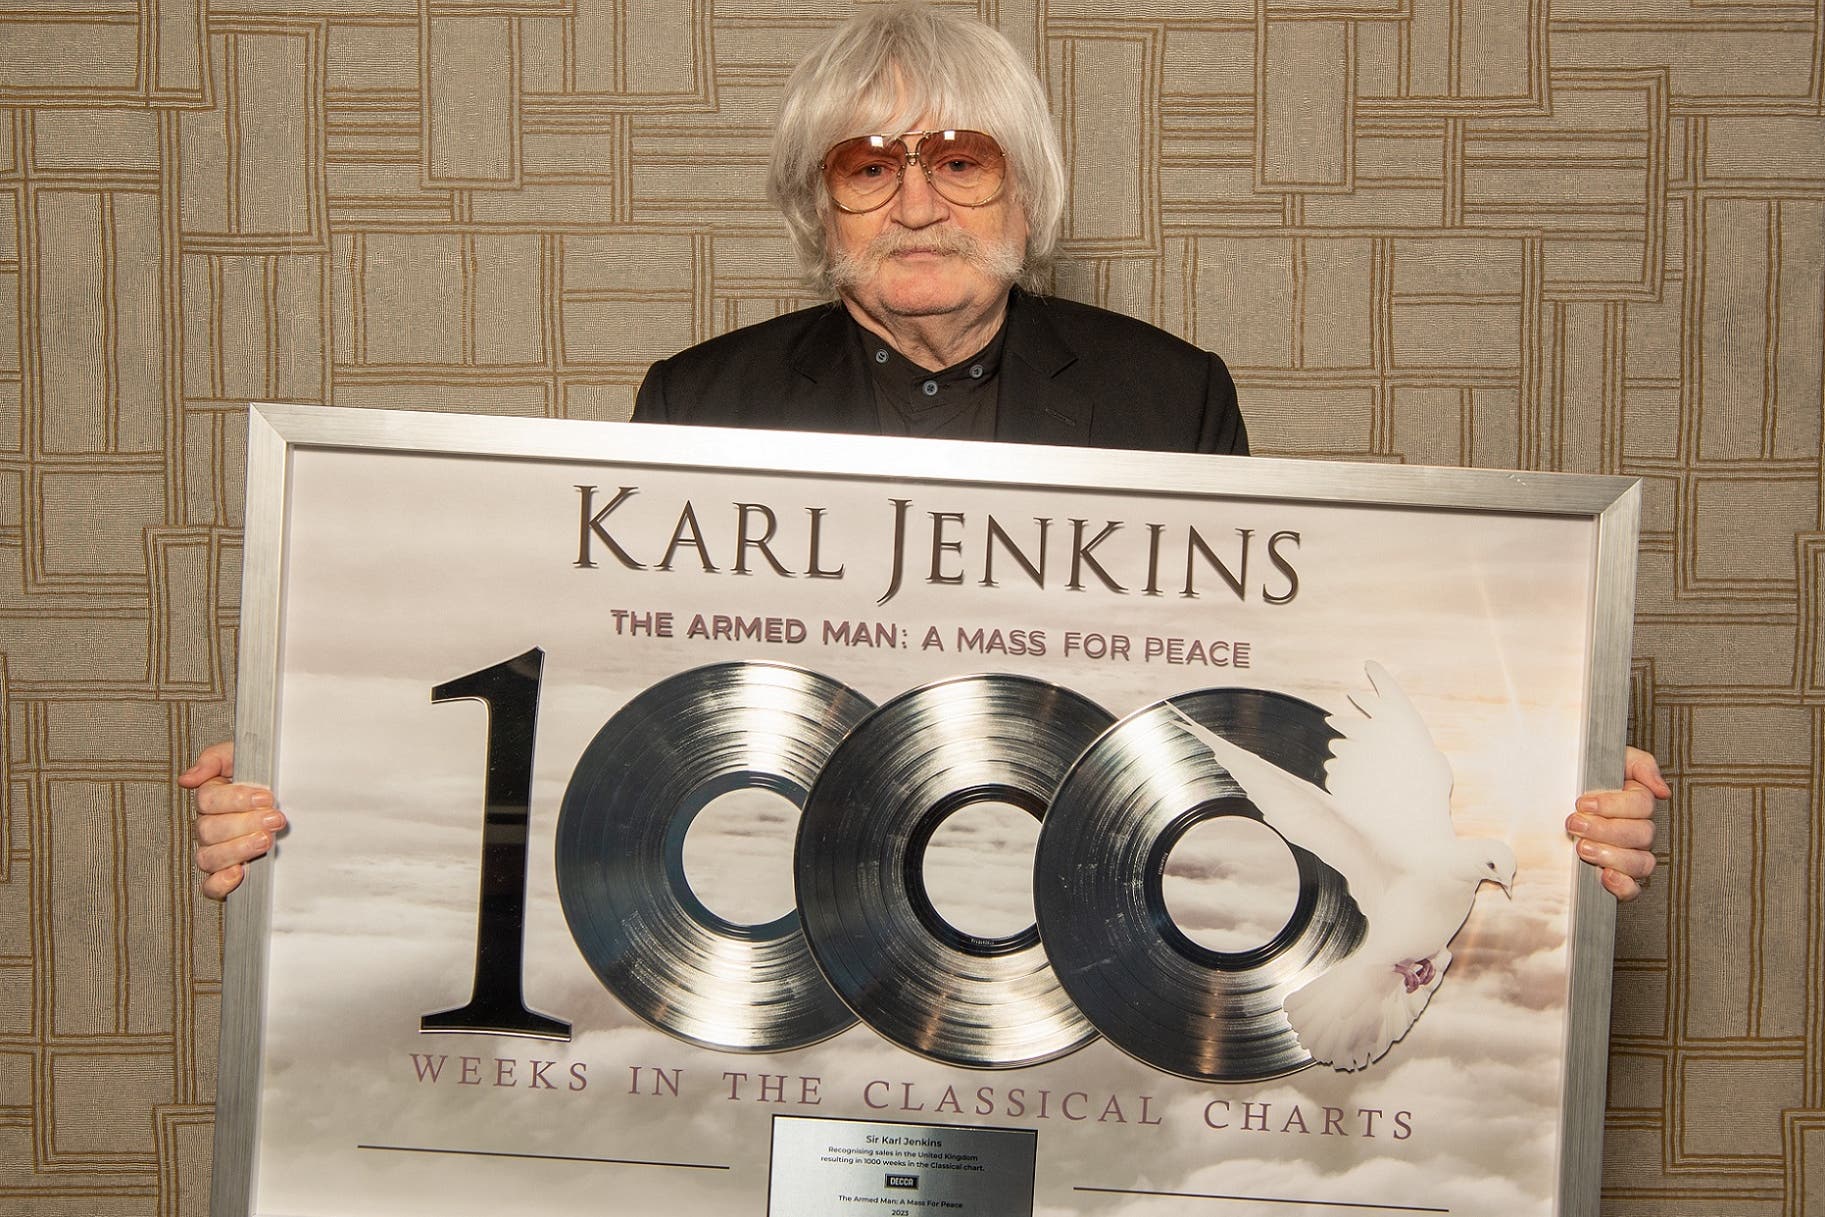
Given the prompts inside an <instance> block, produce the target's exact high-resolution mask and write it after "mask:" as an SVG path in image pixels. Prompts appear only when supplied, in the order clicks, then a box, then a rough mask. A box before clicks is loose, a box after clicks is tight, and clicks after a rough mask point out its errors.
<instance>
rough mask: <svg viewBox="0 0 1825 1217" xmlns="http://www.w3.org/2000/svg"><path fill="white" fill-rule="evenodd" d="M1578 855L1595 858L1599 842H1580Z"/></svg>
mask: <svg viewBox="0 0 1825 1217" xmlns="http://www.w3.org/2000/svg"><path fill="white" fill-rule="evenodd" d="M1578 856H1579V857H1581V858H1595V857H1596V856H1597V843H1596V842H1595V841H1580V842H1578Z"/></svg>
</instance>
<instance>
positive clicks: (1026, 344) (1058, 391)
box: [995, 288, 1093, 447]
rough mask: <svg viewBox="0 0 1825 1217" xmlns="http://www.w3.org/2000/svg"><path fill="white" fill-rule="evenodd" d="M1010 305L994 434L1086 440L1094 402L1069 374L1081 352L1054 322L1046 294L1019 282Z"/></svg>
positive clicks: (1038, 440) (1024, 439)
mask: <svg viewBox="0 0 1825 1217" xmlns="http://www.w3.org/2000/svg"><path fill="white" fill-rule="evenodd" d="M1008 308H1009V312H1008V338H1007V344H1006V346H1004V347H1003V348H1002V354H1001V397H1000V401H999V403H998V404H997V406H996V415H995V438H996V439H1000V440H1007V441H1012V442H1016V443H1025V444H1064V445H1070V446H1077V447H1084V446H1087V445H1088V444H1089V443H1090V418H1091V415H1092V412H1093V403H1091V402H1090V401H1088V400H1086V399H1085V398H1084V397H1083V396H1082V395H1081V394H1079V393H1078V392H1077V391H1076V390H1075V388H1074V387H1073V384H1072V378H1071V377H1070V376H1068V375H1066V372H1067V370H1068V369H1069V368H1070V367H1071V365H1072V364H1074V363H1076V362H1077V360H1078V354H1077V352H1076V351H1074V350H1072V349H1071V345H1070V343H1068V342H1067V341H1065V338H1064V336H1063V335H1062V334H1060V333H1059V332H1058V330H1057V328H1056V327H1055V326H1054V325H1053V324H1052V318H1051V316H1050V315H1049V314H1048V313H1047V311H1046V302H1045V300H1044V298H1036V297H1033V296H1029V295H1026V294H1025V293H1024V292H1022V291H1021V290H1020V289H1019V288H1015V289H1014V293H1013V297H1012V299H1011V300H1010V301H1009V304H1008Z"/></svg>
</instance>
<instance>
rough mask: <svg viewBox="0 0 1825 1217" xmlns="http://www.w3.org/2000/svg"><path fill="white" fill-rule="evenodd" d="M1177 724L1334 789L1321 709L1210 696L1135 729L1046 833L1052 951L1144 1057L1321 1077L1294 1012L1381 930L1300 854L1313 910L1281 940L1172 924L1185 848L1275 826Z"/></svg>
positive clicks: (1213, 1076) (1088, 760)
mask: <svg viewBox="0 0 1825 1217" xmlns="http://www.w3.org/2000/svg"><path fill="white" fill-rule="evenodd" d="M1175 707H1176V711H1175ZM1178 712H1183V713H1184V714H1186V715H1189V716H1190V717H1191V718H1193V719H1195V720H1196V721H1197V722H1199V723H1201V724H1203V725H1204V726H1206V727H1208V728H1210V729H1211V730H1213V731H1216V732H1218V733H1219V734H1221V735H1224V736H1226V737H1228V738H1229V739H1230V740H1232V741H1233V742H1235V743H1237V744H1240V745H1241V746H1243V747H1245V748H1247V749H1249V750H1250V751H1252V752H1255V753H1256V754H1258V755H1260V756H1262V757H1264V758H1266V759H1267V760H1269V761H1271V762H1273V763H1274V764H1276V765H1278V766H1280V767H1281V768H1282V769H1285V770H1286V771H1287V772H1289V773H1291V774H1293V775H1294V776H1296V777H1300V778H1303V779H1305V780H1307V781H1310V782H1313V783H1315V784H1317V785H1320V786H1322V785H1323V784H1324V766H1325V762H1326V761H1327V760H1329V759H1330V744H1331V741H1332V740H1334V739H1337V738H1338V732H1337V731H1336V730H1334V729H1333V728H1332V727H1331V725H1330V722H1329V720H1328V717H1327V715H1326V713H1325V712H1324V711H1323V710H1322V709H1320V708H1319V707H1317V706H1314V705H1312V704H1311V703H1310V702H1306V701H1301V700H1300V699H1298V698H1295V697H1290V696H1287V695H1286V694H1281V693H1272V692H1265V691H1262V690H1256V689H1207V690H1203V691H1200V692H1195V693H1186V694H1182V695H1180V696H1178V697H1175V698H1173V699H1171V701H1170V702H1158V703H1155V704H1154V705H1151V706H1147V707H1145V708H1143V709H1141V710H1138V711H1136V712H1135V713H1134V714H1131V715H1129V716H1128V717H1127V718H1125V719H1123V720H1122V721H1121V722H1120V723H1118V724H1116V725H1115V726H1114V727H1113V728H1111V729H1110V730H1109V731H1108V732H1107V733H1106V734H1104V735H1103V737H1102V738H1101V739H1099V740H1098V741H1097V742H1096V743H1095V745H1094V746H1092V747H1091V748H1090V749H1089V750H1088V751H1086V752H1085V753H1084V755H1083V756H1082V758H1081V759H1080V760H1079V761H1078V762H1077V764H1076V765H1074V766H1073V767H1072V769H1071V772H1070V773H1069V774H1068V775H1067V776H1066V778H1065V780H1064V782H1063V784H1062V785H1061V786H1060V788H1059V791H1058V794H1057V797H1056V798H1055V799H1054V800H1053V804H1052V810H1051V812H1050V813H1049V814H1048V815H1047V817H1046V819H1045V822H1044V823H1043V824H1042V825H1041V827H1040V832H1039V846H1038V849H1037V853H1036V859H1035V865H1034V892H1033V899H1034V905H1035V907H1036V909H1037V911H1038V917H1039V925H1040V927H1041V931H1042V933H1043V934H1044V936H1045V943H1046V951H1047V954H1048V955H1049V956H1050V957H1051V960H1052V966H1053V967H1054V968H1055V969H1056V971H1057V975H1058V979H1059V981H1060V983H1061V984H1062V985H1063V986H1064V988H1065V989H1066V991H1067V992H1069V993H1070V995H1071V997H1072V999H1073V1000H1074V1001H1075V1002H1076V1003H1077V1006H1078V1008H1079V1009H1081V1010H1082V1011H1083V1013H1084V1015H1085V1017H1086V1018H1088V1019H1089V1021H1090V1022H1091V1023H1092V1024H1093V1025H1094V1026H1095V1027H1096V1029H1097V1030H1098V1031H1100V1032H1102V1034H1103V1035H1104V1036H1106V1037H1107V1038H1108V1039H1109V1041H1110V1042H1111V1043H1113V1044H1115V1045H1116V1046H1117V1047H1119V1048H1121V1049H1122V1050H1123V1051H1125V1052H1127V1053H1129V1054H1130V1055H1131V1056H1134V1057H1136V1058H1138V1059H1140V1060H1141V1061H1144V1062H1145V1063H1147V1064H1149V1065H1152V1066H1154V1067H1156V1068H1159V1069H1164V1070H1167V1071H1169V1072H1171V1073H1176V1074H1179V1075H1181V1076H1183V1077H1189V1078H1195V1079H1198V1080H1201V1081H1214V1082H1240V1081H1257V1080H1261V1079H1264V1078H1272V1077H1278V1076H1281V1075H1283V1074H1287V1073H1291V1072H1293V1071H1294V1070H1297V1069H1301V1068H1303V1067H1304V1066H1306V1065H1308V1064H1310V1063H1311V1057H1310V1056H1309V1055H1308V1054H1307V1053H1306V1052H1305V1050H1304V1049H1303V1048H1301V1047H1300V1046H1299V1041H1298V1038H1297V1037H1296V1036H1295V1035H1294V1034H1293V1029H1292V1027H1291V1026H1290V1025H1289V1024H1288V1023H1287V1021H1286V1015H1285V1014H1284V1012H1283V1011H1282V1010H1281V1002H1282V1001H1283V1000H1284V999H1285V997H1286V995H1287V994H1288V993H1289V992H1291V991H1293V990H1295V989H1298V988H1299V987H1301V986H1302V985H1304V984H1305V983H1306V982H1307V981H1309V980H1311V979H1313V978H1314V977H1316V976H1317V975H1318V974H1320V973H1322V972H1324V971H1325V970H1327V969H1328V968H1329V967H1330V966H1331V965H1332V964H1334V963H1335V962H1337V961H1338V960H1339V959H1342V958H1343V957H1344V956H1346V955H1348V954H1349V953H1350V952H1351V951H1353V950H1355V949H1356V947H1357V945H1358V944H1360V943H1361V941H1362V937H1363V935H1364V933H1365V932H1366V930H1367V923H1366V922H1365V921H1364V920H1363V917H1362V914H1361V913H1360V912H1359V911H1358V909H1357V907H1356V903H1355V901H1353V900H1352V899H1351V898H1350V896H1349V891H1348V887H1347V885H1346V884H1345V882H1344V879H1343V876H1342V875H1340V874H1338V873H1337V872H1336V871H1335V870H1333V869H1331V868H1330V867H1329V866H1327V865H1326V864H1325V863H1324V862H1323V861H1322V860H1320V859H1319V858H1318V857H1317V856H1316V855H1315V854H1312V853H1310V852H1308V851H1306V850H1303V849H1300V848H1298V847H1297V846H1294V845H1292V844H1291V843H1290V842H1289V843H1288V845H1287V848H1288V849H1290V850H1291V851H1292V854H1293V857H1294V860H1295V862H1296V863H1297V865H1298V869H1299V896H1298V901H1297V903H1296V905H1295V908H1294V910H1293V913H1292V916H1291V917H1290V918H1289V919H1288V920H1287V922H1286V924H1285V926H1284V927H1282V928H1281V930H1280V931H1279V933H1278V934H1276V935H1275V936H1274V938H1273V939H1272V940H1270V941H1269V942H1267V943H1265V944H1263V945H1261V946H1259V947H1256V948H1254V949H1252V950H1249V951H1244V952H1234V953H1226V952H1220V951H1214V950H1211V949H1210V948H1208V947H1204V946H1201V945H1199V944H1198V943H1196V942H1194V941H1192V940H1191V938H1189V937H1188V936H1187V935H1186V934H1185V933H1184V932H1183V931H1182V930H1180V929H1179V927H1178V926H1177V925H1176V924H1174V923H1173V920H1172V917H1171V915H1170V914H1169V913H1168V912H1167V909H1166V901H1165V896H1164V892H1163V884H1162V879H1163V876H1164V872H1165V867H1166V859H1167V855H1168V854H1169V853H1170V852H1171V849H1172V847H1173V845H1175V844H1176V843H1177V842H1178V841H1179V839H1180V838H1182V837H1183V836H1184V834H1185V833H1186V832H1188V831H1190V830H1191V829H1192V828H1193V827H1195V826H1197V825H1198V824H1201V823H1204V822H1205V821H1207V820H1211V819H1214V818H1217V817H1219V816H1226V815H1242V816H1248V817H1250V818H1252V819H1255V820H1257V821H1260V822H1262V823H1265V821H1264V820H1263V819H1262V816H1261V814H1260V813H1259V812H1258V811H1256V810H1255V808H1254V806H1253V804H1251V803H1250V802H1249V801H1248V797H1247V796H1246V795H1245V794H1244V793H1243V792H1242V788H1241V787H1240V786H1239V785H1237V783H1236V782H1235V780H1234V779H1233V778H1231V777H1230V776H1229V774H1228V773H1227V772H1225V771H1224V769H1223V767H1222V766H1221V765H1219V764H1218V763H1217V760H1216V758H1215V757H1214V756H1212V755H1211V753H1210V750H1209V749H1208V748H1207V747H1206V746H1205V745H1203V744H1202V743H1200V742H1199V741H1198V740H1196V739H1195V738H1194V737H1193V736H1191V735H1190V734H1189V733H1188V732H1187V731H1185V730H1184V729H1183V728H1182V727H1181V726H1179V725H1178V721H1179V720H1178Z"/></svg>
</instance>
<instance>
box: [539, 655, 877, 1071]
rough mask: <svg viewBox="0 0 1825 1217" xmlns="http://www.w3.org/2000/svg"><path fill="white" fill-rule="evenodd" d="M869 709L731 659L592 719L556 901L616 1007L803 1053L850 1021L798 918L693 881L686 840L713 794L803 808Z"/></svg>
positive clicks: (721, 1038) (796, 675) (565, 832)
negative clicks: (758, 920)
mask: <svg viewBox="0 0 1825 1217" xmlns="http://www.w3.org/2000/svg"><path fill="white" fill-rule="evenodd" d="M872 708H873V706H872V703H870V702H869V701H868V700H867V699H865V698H864V697H862V696H861V695H860V694H859V693H857V692H855V691H854V690H853V689H851V688H849V687H848V686H847V685H843V684H840V683H838V682H837V681H834V680H831V679H830V678H829V677H826V676H820V675H818V674H816V673H814V672H807V671H804V670H802V669H799V668H794V667H789V666H787V665H784V664H773V663H727V664H717V665H715V666H712V667H707V668H697V669H695V670H693V671H689V672H683V673H680V674H678V675H676V676H672V677H669V678H667V679H666V680H663V681H660V682H659V683H658V684H656V685H654V686H653V687H652V688H650V689H648V690H646V691H645V692H644V693H641V694H640V695H639V696H637V697H635V698H634V699H633V700H631V701H629V702H628V703H627V704H626V705H625V706H623V707H622V708H621V710H620V712H618V713H617V714H616V715H615V716H614V717H613V718H611V719H609V720H608V722H607V723H605V724H603V726H602V729H601V730H600V731H598V732H597V733H596V736H595V738H594V739H593V740H591V741H590V743H589V746H588V747H587V748H585V749H584V751H583V758H582V759H581V760H580V761H578V762H577V767H576V770H575V772H574V773H573V774H572V775H571V779H570V786H569V787H568V789H566V790H565V792H564V804H563V808H562V810H561V811H560V812H559V814H558V831H557V877H558V896H559V899H560V901H561V903H562V904H563V907H564V916H565V919H566V920H567V921H569V923H570V931H571V934H572V936H573V937H574V938H575V939H576V942H577V946H578V947H579V948H580V949H581V950H582V952H583V956H584V958H585V959H587V960H588V961H589V966H590V967H591V968H592V969H594V970H595V973H596V976H597V977H598V978H599V979H600V980H601V981H602V983H603V985H604V986H606V987H607V988H608V990H609V991H610V992H611V993H613V994H614V995H615V996H616V997H617V998H619V999H620V1000H621V1001H622V1003H623V1004H625V1005H626V1006H627V1008H628V1009H629V1010H631V1011H633V1012H634V1013H635V1014H637V1015H639V1016H640V1017H641V1018H643V1019H645V1020H646V1021H647V1022H649V1023H652V1024H653V1025H654V1026H656V1027H658V1028H660V1029H661V1030H663V1031H667V1032H670V1033H671V1034H672V1035H675V1036H677V1037H679V1038H680V1039H684V1040H689V1041H690V1042H692V1043H696V1044H703V1045H706V1046H709V1047H713V1048H724V1049H732V1050H735V1051H738V1052H769V1051H778V1050H783V1049H789V1048H799V1047H803V1046H804V1045H806V1044H811V1043H815V1042H817V1041H818V1040H821V1039H825V1038H827V1037H829V1036H832V1035H835V1034H836V1033H837V1032H839V1031H841V1030H843V1029H844V1028H845V1027H847V1026H849V1025H850V1024H852V1023H853V1022H854V1021H855V1017H854V1015H852V1014H851V1013H850V1011H849V1009H848V1007H846V1006H845V1005H844V1004H843V1003H842V1001H841V1000H839V999H838V997H837V995H836V994H835V993H834V992H833V991H832V990H831V988H830V986H829V985H828V984H826V983H825V981H824V978H823V975H822V973H820V972H819V971H818V967H817V964H816V963H815V962H814V961H813V960H812V958H811V953H810V951H809V949H808V948H807V946H806V944H805V936H804V933H803V931H802V930H801V929H800V927H799V919H798V915H797V913H795V912H794V913H788V914H786V915H785V916H783V917H780V918H777V919H776V920H774V921H772V922H769V923H767V924H765V925H759V926H742V925H736V924H734V923H733V922H730V921H727V920H724V919H723V918H721V917H718V916H717V915H716V914H715V913H713V912H711V911H710V910H709V909H708V908H706V907H705V906H704V904H703V902H702V901H701V900H700V899H698V897H697V894H696V893H695V892H693V891H692V890H691V885H690V883H689V881H688V880H687V879H686V877H685V872H684V839H685V834H686V832H687V831H688V830H689V828H690V826H691V821H692V820H693V819H694V818H695V817H696V815H697V814H698V812H700V811H702V810H703V808H704V807H705V806H706V805H707V804H708V803H709V802H710V801H711V800H712V799H714V798H716V797H717V796H719V795H722V794H726V793H728V792H730V791H733V790H741V789H763V790H770V791H773V792H774V793H776V794H779V795H783V796H784V797H786V798H787V799H789V800H791V801H792V802H793V803H794V804H796V805H798V806H800V807H803V806H804V802H805V796H806V793H807V792H808V791H809V789H810V787H811V783H812V782H813V781H814V780H815V779H816V777H817V775H818V772H819V771H820V770H821V769H822V768H823V767H824V763H825V761H826V760H827V759H828V758H829V756H830V754H831V752H832V751H833V750H834V749H835V748H836V746H837V743H838V741H840V740H841V739H842V738H843V737H844V735H846V734H847V733H848V732H849V730H850V728H852V727H853V726H855V724H857V723H858V722H860V721H861V720H862V718H863V717H864V716H865V715H866V714H867V713H868V712H869V710H871V709H872Z"/></svg>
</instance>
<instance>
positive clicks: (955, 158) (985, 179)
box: [819, 131, 1007, 215]
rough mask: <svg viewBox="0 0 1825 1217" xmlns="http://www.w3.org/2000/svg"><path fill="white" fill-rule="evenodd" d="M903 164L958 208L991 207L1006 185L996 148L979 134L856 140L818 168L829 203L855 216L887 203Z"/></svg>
mask: <svg viewBox="0 0 1825 1217" xmlns="http://www.w3.org/2000/svg"><path fill="white" fill-rule="evenodd" d="M908 165H917V166H918V167H919V169H920V171H921V172H922V173H924V174H925V180H926V181H927V182H929V183H931V188H932V189H933V190H935V191H937V192H938V194H939V195H940V196H941V197H943V198H944V199H946V200H948V201H949V202H952V203H956V204H957V205H958V206H960V207H981V206H983V205H984V204H985V203H992V202H994V201H995V199H996V197H997V196H999V195H1000V194H1001V189H1002V187H1003V186H1005V185H1006V184H1007V157H1006V156H1005V155H1004V154H1003V153H1002V151H1001V145H1000V144H998V143H996V142H995V141H994V140H993V139H992V138H991V137H989V136H987V135H984V134H983V133H982V132H980V131H907V132H904V133H902V134H900V135H858V136H856V137H855V138H854V139H846V140H844V141H843V142H842V143H840V144H837V145H836V146H835V147H833V148H831V149H830V151H828V152H826V153H825V154H824V162H823V164H822V165H820V166H819V169H821V170H822V171H823V174H824V188H825V189H826V190H828V191H830V201H831V202H832V203H835V204H836V205H837V208H838V209H839V210H841V211H847V212H849V213H850V214H852V215H860V214H862V213H864V212H869V211H875V210H878V209H879V208H882V207H885V206H887V204H889V203H891V202H892V201H893V197H894V195H896V194H898V193H900V183H901V182H902V181H903V180H905V177H906V168H907V166H908Z"/></svg>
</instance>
